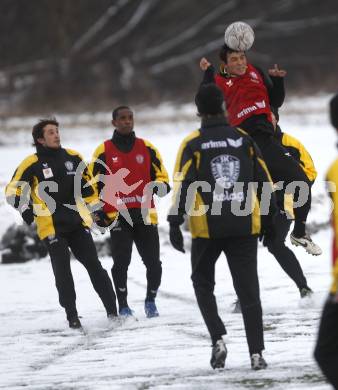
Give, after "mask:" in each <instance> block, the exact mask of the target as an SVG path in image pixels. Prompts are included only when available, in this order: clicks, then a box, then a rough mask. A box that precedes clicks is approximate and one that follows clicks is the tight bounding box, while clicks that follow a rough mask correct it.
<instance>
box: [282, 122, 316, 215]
mask: <svg viewBox="0 0 338 390" xmlns="http://www.w3.org/2000/svg"><path fill="white" fill-rule="evenodd" d="M276 137H277V138H278V139H279V140H280V142H281V144H282V145H283V147H284V148H285V149H286V150H287V151H288V152H289V153H290V155H291V156H292V157H293V158H294V159H295V160H296V161H297V162H298V163H299V165H300V166H301V168H302V169H303V171H304V172H305V174H306V176H307V178H308V179H309V182H310V183H311V184H313V183H314V181H315V180H316V177H317V170H316V168H315V165H314V162H313V160H312V158H311V155H310V153H309V152H308V151H307V150H306V148H305V146H304V145H303V144H302V143H301V142H300V141H299V140H298V139H297V138H295V137H293V136H292V135H290V134H287V133H284V132H282V130H281V128H280V127H279V126H278V125H277V128H276ZM276 195H277V200H278V204H279V206H280V208H281V209H285V211H287V213H288V215H289V216H290V217H293V199H292V196H291V195H284V193H283V191H277V192H276ZM283 196H284V201H283Z"/></svg>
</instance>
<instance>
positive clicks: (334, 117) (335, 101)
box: [330, 93, 338, 130]
mask: <svg viewBox="0 0 338 390" xmlns="http://www.w3.org/2000/svg"><path fill="white" fill-rule="evenodd" d="M330 119H331V124H332V126H333V127H334V128H336V129H337V130H338V93H337V94H336V95H335V96H334V97H333V98H332V99H331V100H330Z"/></svg>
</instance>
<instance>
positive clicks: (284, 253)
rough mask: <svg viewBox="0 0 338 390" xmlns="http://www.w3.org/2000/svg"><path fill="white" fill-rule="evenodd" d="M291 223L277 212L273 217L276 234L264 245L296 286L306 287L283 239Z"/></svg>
mask: <svg viewBox="0 0 338 390" xmlns="http://www.w3.org/2000/svg"><path fill="white" fill-rule="evenodd" d="M291 223H292V220H290V219H288V218H287V217H286V215H285V214H280V213H278V215H277V216H276V218H275V229H276V236H275V238H274V239H273V240H272V241H271V240H267V242H266V245H267V248H268V250H269V252H270V253H271V254H272V255H273V256H274V257H275V259H276V260H277V261H278V263H279V264H280V266H281V267H282V268H283V270H284V271H285V272H286V273H287V274H288V275H289V276H290V278H291V279H292V280H293V281H294V282H295V283H296V285H297V287H298V288H299V289H301V288H303V287H307V281H306V278H305V276H304V273H303V270H302V268H301V266H300V264H299V261H298V260H297V257H296V255H295V254H294V253H293V252H292V250H291V249H290V248H288V247H287V246H286V245H285V239H286V236H287V234H288V231H289V229H290V225H291Z"/></svg>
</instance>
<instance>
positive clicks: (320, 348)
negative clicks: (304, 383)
mask: <svg viewBox="0 0 338 390" xmlns="http://www.w3.org/2000/svg"><path fill="white" fill-rule="evenodd" d="M314 355H315V359H316V360H317V363H318V364H319V367H320V368H321V369H322V371H323V373H324V375H325V376H326V378H327V379H328V381H329V382H330V383H331V384H332V386H333V387H334V388H335V389H337V390H338V303H333V302H332V296H329V298H328V300H327V301H326V303H325V305H324V309H323V314H322V318H321V321H320V326H319V333H318V340H317V344H316V348H315V353H314Z"/></svg>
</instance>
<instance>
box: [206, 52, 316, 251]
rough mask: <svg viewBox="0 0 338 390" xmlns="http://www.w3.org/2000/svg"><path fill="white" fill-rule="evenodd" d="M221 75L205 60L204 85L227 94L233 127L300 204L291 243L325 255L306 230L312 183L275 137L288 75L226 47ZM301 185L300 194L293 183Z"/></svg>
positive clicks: (296, 208) (229, 114)
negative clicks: (273, 110)
mask: <svg viewBox="0 0 338 390" xmlns="http://www.w3.org/2000/svg"><path fill="white" fill-rule="evenodd" d="M219 55H220V59H221V67H220V72H219V73H217V74H215V70H214V68H213V66H212V65H211V63H210V62H209V61H208V60H207V59H206V58H202V59H201V61H200V68H201V69H202V70H203V71H204V79H203V81H202V83H210V82H215V83H216V84H217V85H218V86H219V87H220V88H221V89H222V91H223V96H224V101H225V103H226V107H227V113H228V120H229V123H230V125H231V126H237V127H240V128H241V129H243V130H245V131H246V132H247V133H248V134H249V135H250V136H251V137H252V138H253V139H254V141H255V142H256V144H257V145H258V146H259V148H260V149H261V152H262V155H263V157H264V160H265V162H266V164H267V167H268V169H269V171H270V173H271V176H272V179H273V181H274V183H277V182H283V184H284V188H285V190H286V192H288V191H289V192H290V193H293V192H295V194H294V200H295V201H297V200H298V202H297V203H299V205H298V207H295V208H294V215H295V224H294V229H293V232H292V233H291V236H290V238H291V242H292V244H294V245H297V246H298V245H300V246H302V247H304V248H305V250H306V251H307V252H308V253H310V254H312V255H320V254H321V253H322V251H321V249H320V247H319V246H318V245H316V244H315V243H314V242H313V241H312V240H311V238H310V237H309V235H307V234H306V231H305V226H306V219H307V215H308V213H309V211H310V208H311V190H310V183H309V180H308V178H307V176H306V175H305V173H304V171H303V170H302V168H301V167H300V166H299V164H298V163H297V162H296V161H295V160H294V159H293V158H292V157H291V156H290V153H288V151H287V150H286V149H284V148H283V146H282V145H281V143H280V142H279V140H278V139H277V138H276V137H274V128H273V125H272V118H271V109H270V106H274V107H280V106H281V105H282V104H283V101H284V95H285V93H284V82H283V80H284V77H285V75H286V72H285V71H284V70H281V69H279V68H278V66H277V65H275V67H274V68H273V69H270V70H269V76H267V75H265V74H264V73H263V72H262V71H261V70H260V69H258V68H256V67H255V66H253V65H251V64H250V63H248V61H247V57H246V54H245V52H243V51H235V50H232V49H230V48H229V47H228V46H226V45H223V46H222V48H221V50H220V53H219ZM293 182H301V184H302V185H301V187H300V188H299V189H298V188H296V191H294V188H293V189H292V188H291V187H294V186H292V184H291V183H293Z"/></svg>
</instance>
